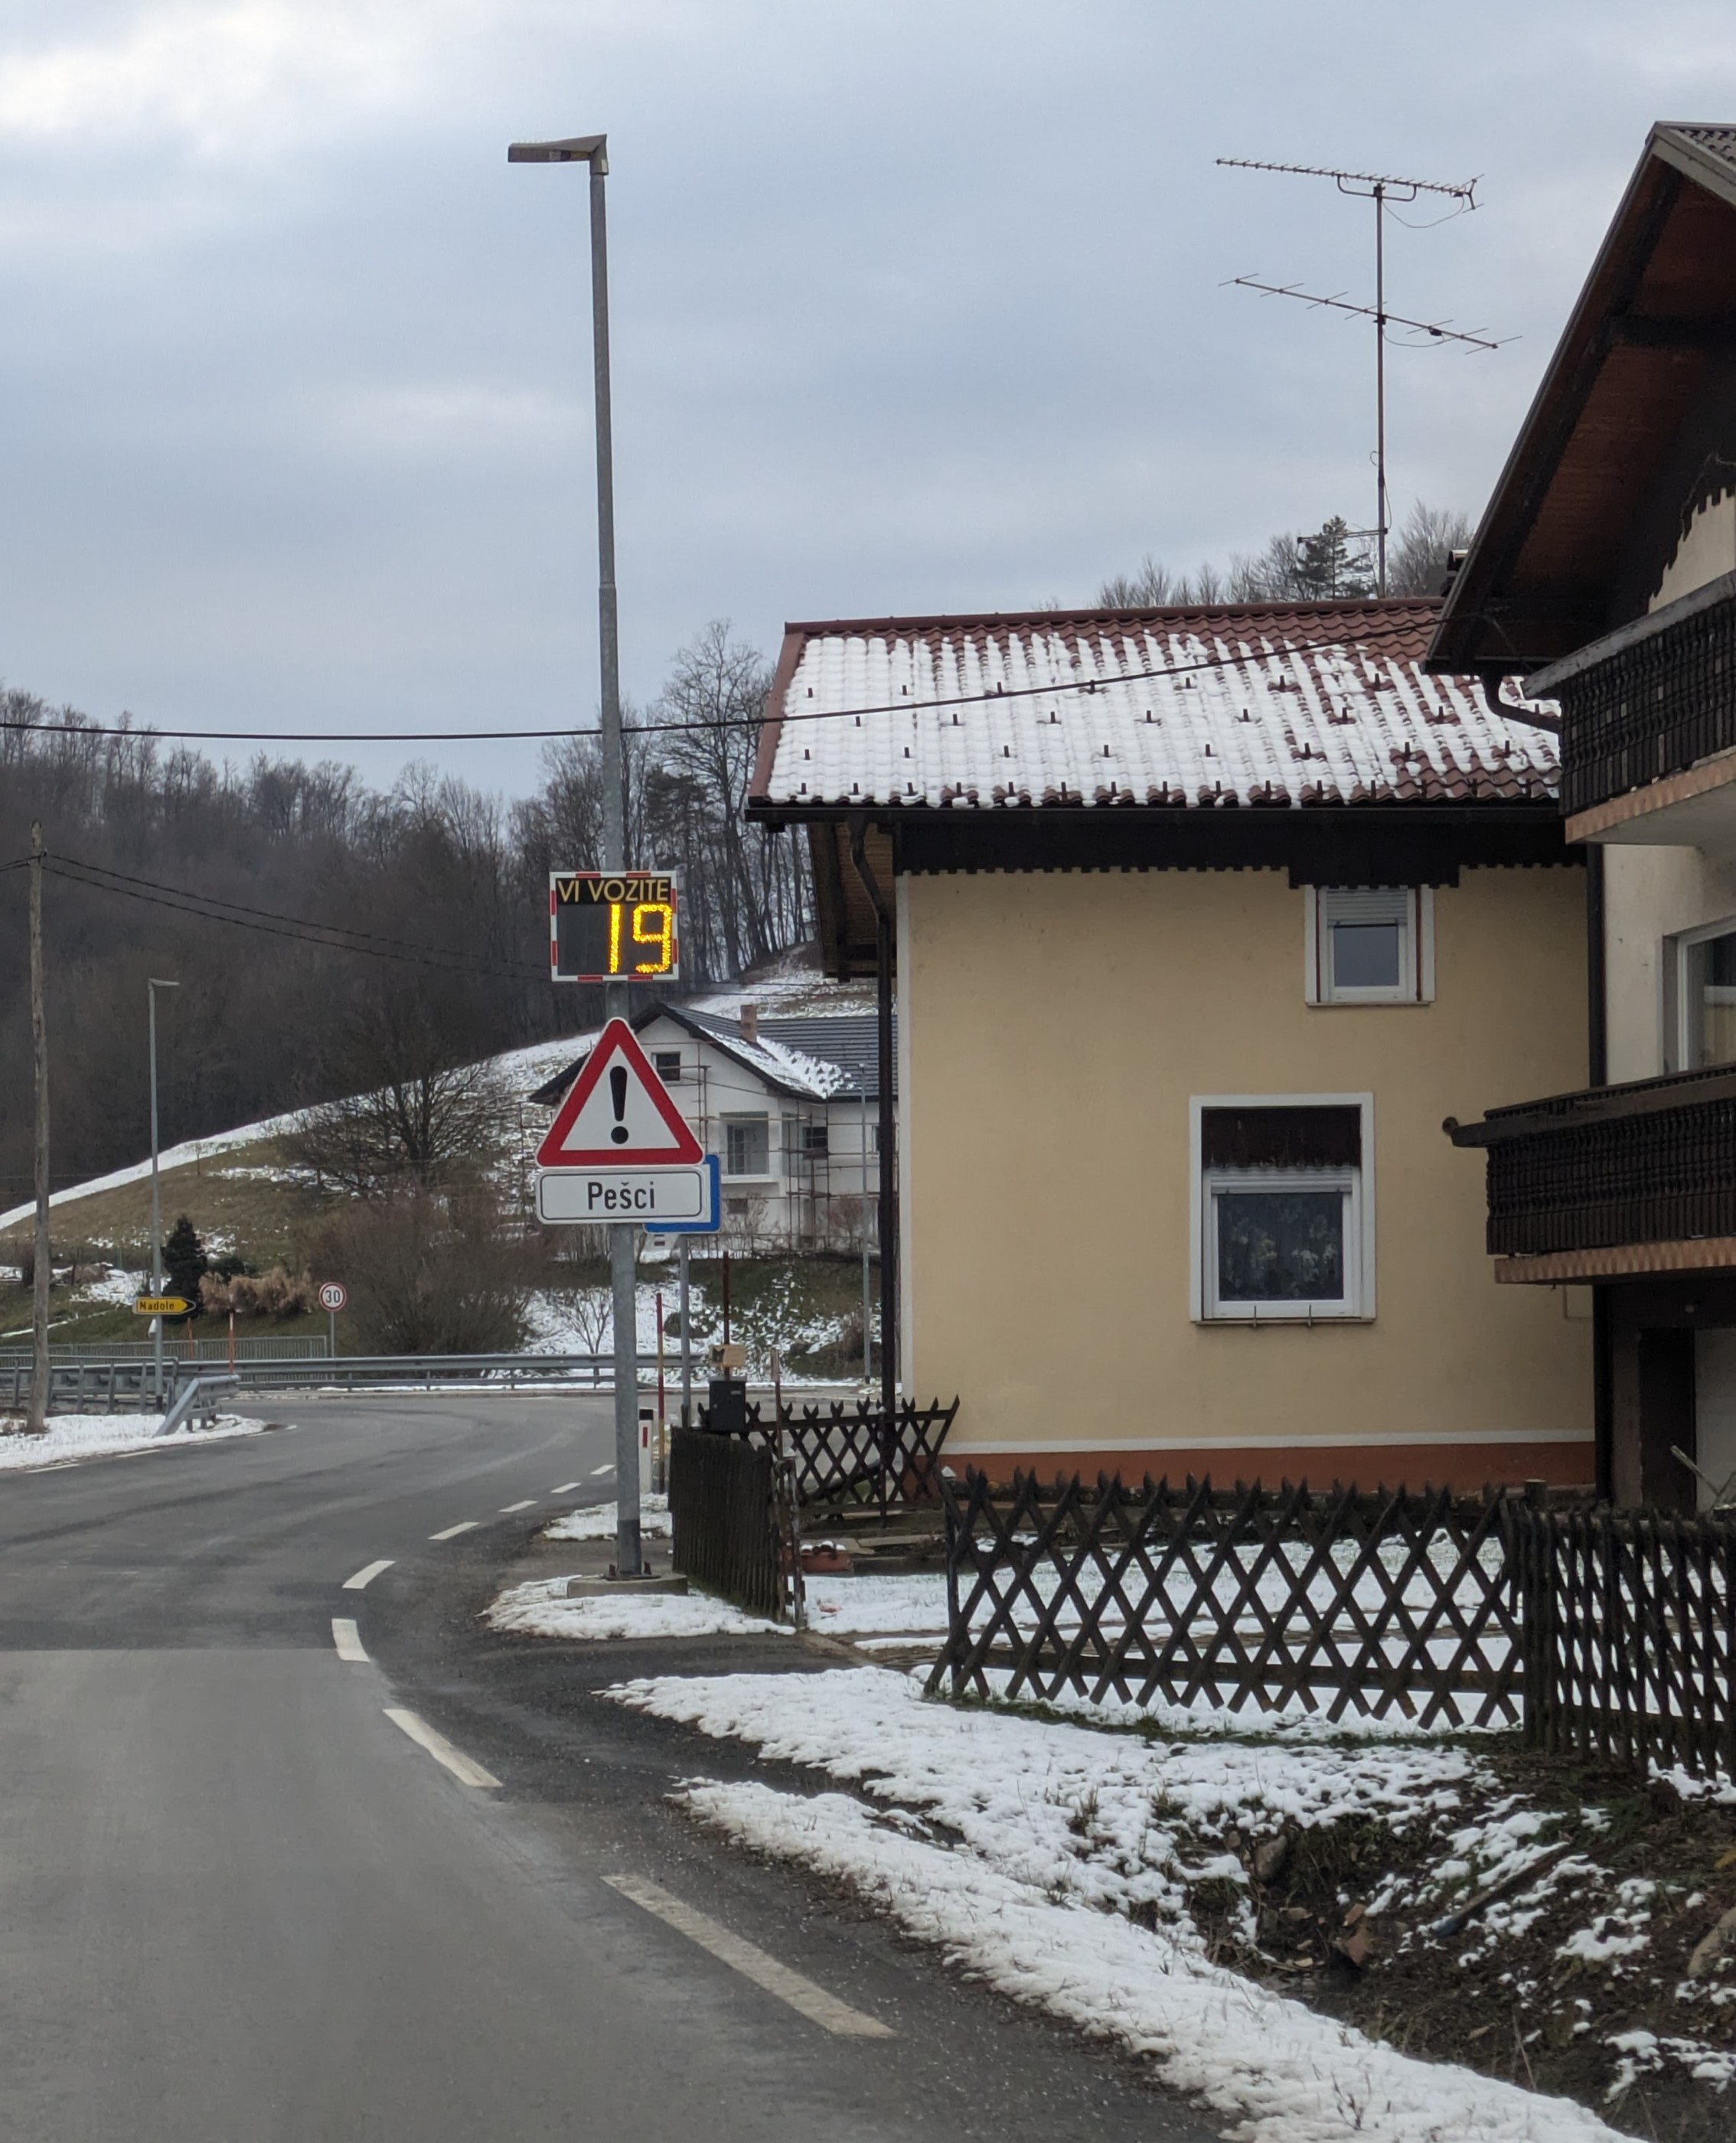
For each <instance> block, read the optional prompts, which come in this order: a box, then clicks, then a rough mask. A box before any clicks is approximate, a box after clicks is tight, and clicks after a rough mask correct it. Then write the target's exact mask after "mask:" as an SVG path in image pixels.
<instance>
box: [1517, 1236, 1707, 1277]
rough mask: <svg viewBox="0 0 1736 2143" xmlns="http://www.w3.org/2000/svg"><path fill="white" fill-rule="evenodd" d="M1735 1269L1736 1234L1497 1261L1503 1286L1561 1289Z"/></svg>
mask: <svg viewBox="0 0 1736 2143" xmlns="http://www.w3.org/2000/svg"><path fill="white" fill-rule="evenodd" d="M1732 1270H1736V1235H1704V1236H1698V1237H1689V1239H1688V1240H1686V1241H1683V1242H1671V1243H1612V1244H1610V1245H1608V1246H1607V1247H1604V1248H1600V1249H1597V1250H1546V1251H1544V1252H1542V1253H1541V1255H1539V1256H1536V1257H1532V1258H1497V1259H1496V1261H1495V1277H1496V1279H1497V1280H1498V1281H1500V1282H1501V1284H1503V1285H1504V1286H1519V1287H1551V1286H1553V1287H1560V1286H1562V1285H1563V1284H1567V1285H1570V1284H1572V1283H1574V1282H1575V1281H1576V1280H1577V1281H1584V1280H1599V1279H1649V1278H1653V1277H1654V1276H1656V1275H1658V1274H1663V1273H1686V1272H1729V1271H1732Z"/></svg>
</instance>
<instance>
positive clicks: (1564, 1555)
mask: <svg viewBox="0 0 1736 2143" xmlns="http://www.w3.org/2000/svg"><path fill="white" fill-rule="evenodd" d="M1512 1519H1513V1532H1514V1555H1515V1559H1516V1565H1517V1571H1516V1574H1517V1576H1518V1580H1519V1585H1520V1589H1521V1594H1522V1596H1523V1599H1524V1601H1525V1635H1524V1665H1525V1715H1526V1739H1527V1740H1530V1741H1531V1742H1532V1743H1534V1744H1535V1745H1536V1746H1538V1747H1540V1748H1544V1749H1550V1750H1561V1751H1570V1752H1571V1753H1573V1754H1577V1755H1582V1756H1589V1757H1596V1758H1600V1759H1604V1760H1605V1761H1608V1762H1611V1763H1617V1764H1625V1765H1627V1766H1629V1767H1630V1768H1632V1769H1638V1770H1644V1769H1646V1768H1647V1767H1648V1766H1649V1765H1650V1764H1658V1765H1659V1766H1661V1767H1663V1768H1665V1769H1669V1768H1670V1767H1671V1766H1674V1765H1680V1766H1681V1768H1682V1769H1684V1770H1687V1771H1690V1772H1694V1773H1696V1774H1700V1775H1702V1776H1707V1775H1710V1774H1713V1773H1714V1772H1719V1771H1722V1772H1724V1774H1726V1775H1727V1776H1729V1777H1731V1778H1736V1513H1730V1512H1718V1513H1715V1514H1713V1513H1708V1514H1704V1515H1703V1516H1701V1517H1697V1518H1687V1517H1671V1516H1668V1515H1664V1514H1662V1513H1659V1512H1647V1511H1610V1510H1546V1509H1542V1508H1540V1507H1535V1506H1532V1505H1528V1504H1526V1505H1521V1506H1519V1507H1516V1509H1515V1510H1514V1512H1513V1513H1512Z"/></svg>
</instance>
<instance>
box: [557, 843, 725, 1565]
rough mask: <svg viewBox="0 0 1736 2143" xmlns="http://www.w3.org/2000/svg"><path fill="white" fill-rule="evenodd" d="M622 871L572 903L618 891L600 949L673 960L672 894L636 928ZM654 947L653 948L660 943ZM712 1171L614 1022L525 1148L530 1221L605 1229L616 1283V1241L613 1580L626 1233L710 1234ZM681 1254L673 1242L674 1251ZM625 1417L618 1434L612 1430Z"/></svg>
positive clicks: (626, 1442) (621, 1443)
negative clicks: (531, 1193)
mask: <svg viewBox="0 0 1736 2143" xmlns="http://www.w3.org/2000/svg"><path fill="white" fill-rule="evenodd" d="M557 875H558V876H561V877H565V878H569V879H578V880H583V879H586V878H587V877H591V878H602V877H603V874H585V873H571V872H569V873H562V874H557ZM632 876H633V874H631V873H627V874H621V873H617V874H614V875H613V877H612V878H610V879H607V880H606V882H605V883H604V884H603V886H602V888H601V891H602V899H601V901H591V900H590V899H589V898H588V895H586V894H585V893H581V894H580V896H579V900H578V901H577V902H575V903H572V904H575V905H577V904H580V903H585V904H586V905H590V906H592V907H595V906H596V905H599V904H607V897H608V896H609V895H611V894H614V895H616V896H618V897H617V898H616V899H615V901H614V905H615V906H616V910H617V913H616V919H615V920H614V921H613V922H612V923H610V924H609V925H608V926H607V928H606V933H605V936H604V942H605V943H606V944H607V945H608V946H609V948H610V949H611V956H615V955H618V954H619V951H620V948H621V945H622V943H623V942H624V941H625V942H626V943H640V944H645V943H653V942H654V937H653V933H655V932H656V931H658V930H661V931H662V933H663V934H664V937H665V938H666V939H667V949H668V950H669V952H670V954H671V956H672V955H673V949H674V938H673V930H674V913H673V904H672V903H673V887H672V884H670V881H668V880H667V878H666V877H665V881H664V883H665V884H670V903H669V904H668V905H666V906H665V905H664V904H663V903H647V904H649V905H653V906H659V907H661V908H662V909H663V912H662V913H661V914H660V916H659V917H657V918H655V921H653V923H651V925H650V928H649V929H647V928H646V925H645V922H644V921H643V920H641V919H640V918H636V917H631V916H629V915H627V914H625V913H621V911H623V910H626V909H630V908H631V906H632V904H633V903H632V902H631V900H630V899H629V898H628V895H629V894H630V893H635V892H636V891H638V890H640V889H642V888H636V887H634V886H632V885H631V884H630V883H627V881H629V880H631V878H632ZM550 916H551V930H552V931H553V932H554V933H555V943H556V950H557V951H558V948H559V943H560V940H559V935H558V931H559V923H560V896H559V893H558V892H557V891H556V889H554V888H551V894H550ZM659 949H661V945H660V943H659ZM718 1193H719V1167H718V1161H717V1156H716V1155H715V1154H707V1153H706V1152H705V1151H704V1149H703V1148H702V1147H701V1146H700V1142H699V1141H698V1139H696V1138H695V1136H694V1134H693V1131H692V1130H691V1128H690V1126H689V1125H688V1123H687V1121H686V1120H685V1117H684V1116H682V1114H681V1112H680V1110H679V1109H678V1108H677V1107H676V1106H675V1102H674V1101H673V1100H672V1099H671V1098H670V1093H669V1090H668V1088H667V1087H666V1086H665V1085H664V1083H663V1081H662V1080H661V1079H660V1078H659V1077H658V1076H657V1073H656V1072H655V1068H654V1067H653V1066H652V1064H651V1062H650V1058H649V1057H647V1056H646V1055H645V1052H644V1050H643V1049H642V1048H641V1047H640V1043H639V1038H638V1037H637V1036H636V1034H635V1033H634V1032H633V1030H632V1028H631V1026H630V1025H629V1024H628V1022H626V1020H625V1019H620V1018H616V1019H611V1021H610V1022H608V1024H607V1025H606V1027H604V1029H603V1031H602V1032H601V1034H600V1035H599V1036H598V1037H597V1041H596V1047H595V1048H594V1049H593V1050H592V1051H591V1054H590V1055H589V1056H588V1057H586V1060H585V1062H584V1064H583V1065H582V1066H581V1068H580V1071H579V1075H578V1076H577V1077H576V1079H575V1080H574V1081H573V1082H572V1085H571V1086H570V1087H569V1088H568V1089H567V1091H566V1098H565V1099H564V1100H563V1101H562V1102H561V1106H560V1107H559V1108H558V1109H557V1110H556V1112H555V1120H554V1121H553V1122H552V1123H551V1125H550V1126H549V1127H548V1129H547V1131H546V1132H545V1133H544V1134H543V1136H542V1142H541V1144H540V1145H539V1146H537V1219H538V1220H541V1221H542V1222H543V1223H544V1224H545V1225H551V1226H556V1227H560V1226H571V1227H591V1228H595V1227H598V1226H606V1227H607V1228H608V1230H609V1231H610V1240H611V1263H613V1264H615V1265H616V1279H617V1281H618V1280H619V1278H620V1271H619V1265H620V1262H621V1261H620V1260H618V1259H617V1258H616V1253H615V1245H616V1241H617V1240H618V1239H619V1240H624V1241H625V1243H626V1260H625V1262H626V1270H627V1273H628V1275H629V1284H628V1287H627V1289H626V1307H625V1308H623V1306H622V1300H621V1295H622V1290H621V1288H620V1286H619V1285H617V1287H616V1296H615V1423H616V1460H615V1467H616V1471H615V1489H616V1507H617V1509H618V1510H620V1511H621V1512H622V1513H623V1518H622V1523H621V1529H620V1532H618V1534H617V1536H616V1564H615V1574H616V1576H621V1577H623V1578H632V1577H637V1576H640V1573H641V1571H642V1569H643V1566H644V1562H643V1556H642V1552H641V1551H640V1546H639V1517H638V1509H639V1469H640V1452H641V1448H642V1445H641V1442H640V1411H639V1403H638V1398H639V1394H638V1383H639V1379H638V1346H639V1342H638V1334H637V1332H636V1329H634V1327H635V1324H636V1286H635V1284H633V1279H632V1276H633V1275H634V1274H636V1269H637V1264H636V1257H635V1255H634V1243H633V1234H634V1230H636V1229H640V1230H646V1231H647V1232H649V1233H651V1234H655V1235H682V1236H684V1237H685V1236H686V1235H695V1234H710V1233H712V1232H713V1231H715V1229H716V1228H717V1226H718V1225H719V1208H720V1203H721V1201H720V1197H719V1195H718ZM684 1249H685V1244H684ZM658 1361H659V1378H658V1385H659V1393H658V1408H659V1416H661V1410H662V1405H663V1398H662V1376H661V1362H662V1316H661V1309H660V1308H659V1315H658ZM623 1421H625V1422H626V1425H627V1428H626V1435H625V1436H624V1435H623V1434H622V1431H621V1424H622V1423H623ZM629 1503H631V1507H632V1524H631V1560H629V1549H628V1547H627V1542H628V1537H629V1532H628V1527H627V1524H626V1516H625V1513H626V1510H627V1507H628V1505H629Z"/></svg>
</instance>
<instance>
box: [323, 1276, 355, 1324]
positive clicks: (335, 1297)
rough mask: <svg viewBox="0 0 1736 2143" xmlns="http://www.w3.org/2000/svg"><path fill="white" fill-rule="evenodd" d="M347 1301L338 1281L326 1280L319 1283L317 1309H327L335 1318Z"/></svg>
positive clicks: (341, 1284) (341, 1285)
mask: <svg viewBox="0 0 1736 2143" xmlns="http://www.w3.org/2000/svg"><path fill="white" fill-rule="evenodd" d="M348 1301H349V1296H348V1295H347V1294H345V1293H344V1285H343V1283H342V1282H341V1281H340V1280H335V1279H327V1280H322V1281H321V1282H320V1283H319V1307H320V1308H321V1309H329V1310H330V1311H331V1312H332V1314H333V1315H334V1316H335V1315H336V1314H337V1313H338V1312H339V1310H340V1309H342V1308H343V1307H344V1304H345V1303H346V1302H348Z"/></svg>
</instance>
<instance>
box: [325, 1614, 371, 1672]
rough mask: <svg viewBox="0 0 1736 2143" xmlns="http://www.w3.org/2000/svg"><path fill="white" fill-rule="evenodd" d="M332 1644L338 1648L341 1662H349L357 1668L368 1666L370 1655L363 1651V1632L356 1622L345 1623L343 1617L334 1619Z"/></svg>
mask: <svg viewBox="0 0 1736 2143" xmlns="http://www.w3.org/2000/svg"><path fill="white" fill-rule="evenodd" d="M332 1642H333V1643H334V1645H335V1646H337V1648H338V1657H339V1659H340V1660H349V1664H350V1665H352V1666H355V1667H365V1666H366V1665H368V1655H367V1653H366V1652H364V1651H363V1649H362V1633H361V1631H359V1629H358V1628H357V1627H356V1626H355V1624H354V1622H348V1621H344V1617H343V1616H341V1615H334V1616H333V1617H332Z"/></svg>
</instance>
